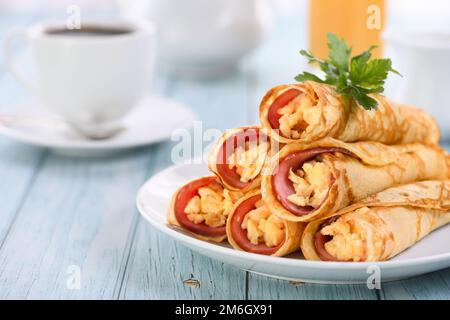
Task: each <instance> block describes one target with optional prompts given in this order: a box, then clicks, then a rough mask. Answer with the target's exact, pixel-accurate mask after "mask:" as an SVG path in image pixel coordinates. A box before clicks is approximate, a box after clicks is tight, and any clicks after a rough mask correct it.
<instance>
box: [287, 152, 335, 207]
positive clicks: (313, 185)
mask: <svg viewBox="0 0 450 320" xmlns="http://www.w3.org/2000/svg"><path fill="white" fill-rule="evenodd" d="M330 179H331V172H330V169H329V168H328V167H327V165H326V164H325V163H323V162H319V161H316V160H312V161H308V162H305V163H304V164H303V166H302V169H299V170H296V172H294V171H293V170H292V169H291V171H290V172H289V180H291V181H292V183H293V185H294V189H295V193H294V194H291V195H290V196H288V198H287V199H288V200H289V201H290V202H292V203H294V204H296V205H298V206H301V207H305V206H311V207H313V208H317V207H319V206H320V205H321V203H322V202H323V200H324V198H325V197H326V194H327V192H328V188H329V186H328V182H329V181H330Z"/></svg>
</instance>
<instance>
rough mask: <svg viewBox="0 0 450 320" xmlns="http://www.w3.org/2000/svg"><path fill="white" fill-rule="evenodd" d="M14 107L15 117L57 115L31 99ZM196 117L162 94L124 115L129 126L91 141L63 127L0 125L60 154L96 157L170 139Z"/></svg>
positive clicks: (3, 131) (1, 130) (8, 132)
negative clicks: (107, 136) (113, 134)
mask: <svg viewBox="0 0 450 320" xmlns="http://www.w3.org/2000/svg"><path fill="white" fill-rule="evenodd" d="M11 109H12V110H13V111H12V112H14V115H15V116H16V115H19V116H20V115H23V116H28V117H30V116H35V117H40V118H45V117H52V118H55V116H54V115H53V114H52V113H50V112H49V111H47V110H46V109H44V108H42V107H41V106H39V105H38V104H37V103H36V102H32V101H31V102H27V103H23V104H20V105H17V106H14V107H13V108H11ZM194 119H195V117H194V114H193V113H192V111H191V110H190V109H189V108H187V107H186V106H185V105H183V104H181V103H179V102H177V101H174V100H171V99H168V98H165V97H161V96H146V97H144V98H143V99H142V100H141V102H140V103H139V104H138V105H137V106H136V108H135V109H133V110H132V111H131V112H130V114H128V115H127V116H126V117H125V118H124V120H123V125H124V126H125V128H126V129H125V130H124V131H123V132H120V133H119V134H117V135H116V136H114V137H112V138H110V139H104V140H89V139H85V138H83V137H80V136H78V135H76V134H73V133H71V132H68V131H67V130H63V129H58V128H41V127H31V126H29V127H27V126H3V125H0V134H1V135H4V136H6V137H9V138H12V139H15V140H17V141H20V142H23V143H27V144H31V145H37V146H41V147H48V148H51V149H53V150H55V151H56V152H58V153H64V154H70V155H76V156H97V155H104V154H110V153H114V152H118V151H121V150H123V149H129V148H135V147H140V146H144V145H148V144H152V143H155V142H159V141H162V140H165V139H168V138H170V136H171V134H172V132H173V130H175V129H189V128H190V127H191V126H192V123H193V121H194Z"/></svg>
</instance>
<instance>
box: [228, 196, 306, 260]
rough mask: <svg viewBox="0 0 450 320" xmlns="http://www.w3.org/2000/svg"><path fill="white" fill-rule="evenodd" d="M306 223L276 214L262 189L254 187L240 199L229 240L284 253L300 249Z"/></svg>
mask: <svg viewBox="0 0 450 320" xmlns="http://www.w3.org/2000/svg"><path fill="white" fill-rule="evenodd" d="M304 227H305V225H304V224H303V223H298V222H292V221H287V220H283V219H280V218H278V217H277V216H276V215H274V214H272V213H271V212H270V211H268V209H267V207H266V206H265V204H264V201H262V199H261V193H260V192H259V191H254V192H251V193H249V194H247V195H246V196H245V197H243V198H241V199H240V200H239V201H238V202H237V203H236V205H235V206H234V208H233V209H232V211H231V213H230V215H229V217H228V220H227V228H226V231H227V236H228V242H229V243H230V244H231V245H232V246H233V248H235V249H237V250H242V251H246V252H252V253H258V254H264V255H271V256H279V257H281V256H285V255H288V254H289V253H291V252H294V251H296V250H298V248H299V245H300V239H301V234H302V232H303V229H304Z"/></svg>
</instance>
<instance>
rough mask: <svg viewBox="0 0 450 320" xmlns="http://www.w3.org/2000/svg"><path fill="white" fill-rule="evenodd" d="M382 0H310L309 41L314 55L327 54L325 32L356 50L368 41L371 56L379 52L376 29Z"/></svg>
mask: <svg viewBox="0 0 450 320" xmlns="http://www.w3.org/2000/svg"><path fill="white" fill-rule="evenodd" d="M384 2H385V1H384V0H345V1H343V0H310V1H309V19H310V21H309V26H310V29H309V44H310V50H311V51H312V52H313V54H314V55H316V56H318V57H321V58H326V57H327V56H328V47H327V38H326V35H327V33H328V32H333V33H335V34H337V35H338V36H339V37H340V38H344V39H345V40H346V42H347V43H348V44H349V45H351V46H353V53H354V54H357V53H360V52H361V51H364V50H366V49H368V48H369V47H370V46H371V45H374V44H375V45H378V46H379V48H377V49H375V50H374V51H373V54H374V56H375V57H379V56H381V54H382V43H381V39H380V33H381V31H382V28H383V24H384V12H385V3H384Z"/></svg>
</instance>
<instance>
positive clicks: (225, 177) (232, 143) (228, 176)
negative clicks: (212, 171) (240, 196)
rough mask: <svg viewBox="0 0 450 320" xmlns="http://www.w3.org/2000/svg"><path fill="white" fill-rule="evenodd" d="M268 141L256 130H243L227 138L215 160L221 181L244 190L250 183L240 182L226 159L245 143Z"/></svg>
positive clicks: (239, 178)
mask: <svg viewBox="0 0 450 320" xmlns="http://www.w3.org/2000/svg"><path fill="white" fill-rule="evenodd" d="M268 141H269V138H268V137H267V136H266V135H265V134H263V133H262V132H261V131H260V130H259V129H257V128H248V129H244V130H242V131H239V132H237V133H235V134H233V135H231V136H230V137H228V138H227V139H226V140H225V141H224V143H223V144H222V147H221V148H219V152H218V153H217V160H216V162H217V164H216V167H217V174H218V175H219V177H220V178H221V179H222V181H224V182H225V183H226V184H227V185H229V186H231V187H234V188H236V189H244V188H245V187H247V186H248V185H250V183H251V181H249V182H242V181H241V176H240V175H239V174H238V173H237V172H236V168H233V169H230V167H229V165H228V164H229V163H228V162H229V160H228V159H229V158H230V156H231V155H232V154H233V152H234V150H236V149H237V148H238V147H242V148H244V147H245V144H246V143H249V144H255V143H258V144H259V143H264V142H268Z"/></svg>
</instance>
